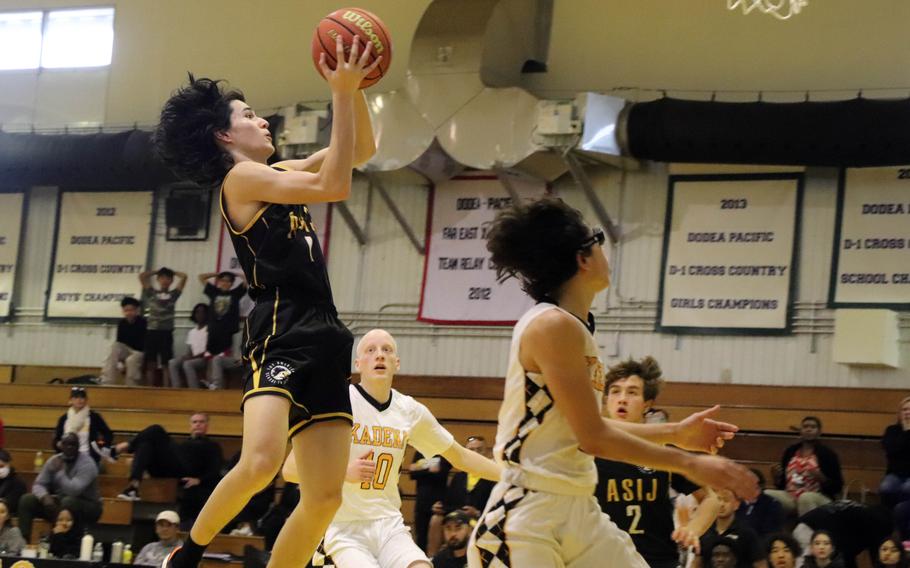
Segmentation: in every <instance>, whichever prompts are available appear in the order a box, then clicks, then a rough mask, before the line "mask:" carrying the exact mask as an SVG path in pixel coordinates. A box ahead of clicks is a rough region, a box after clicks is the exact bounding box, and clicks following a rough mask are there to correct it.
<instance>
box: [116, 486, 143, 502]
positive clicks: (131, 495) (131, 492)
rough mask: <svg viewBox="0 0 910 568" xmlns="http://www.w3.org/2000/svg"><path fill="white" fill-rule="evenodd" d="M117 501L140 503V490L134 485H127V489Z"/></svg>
mask: <svg viewBox="0 0 910 568" xmlns="http://www.w3.org/2000/svg"><path fill="white" fill-rule="evenodd" d="M117 499H122V500H123V501H139V500H140V499H141V498H140V497H139V489H137V488H135V487H133V486H132V485H127V486H126V489H124V490H123V491H121V492H120V495H117Z"/></svg>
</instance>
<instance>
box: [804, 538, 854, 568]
mask: <svg viewBox="0 0 910 568" xmlns="http://www.w3.org/2000/svg"><path fill="white" fill-rule="evenodd" d="M803 567H804V568H844V562H843V560H841V558H840V557H839V556H838V555H837V548H835V546H834V539H833V538H832V537H831V533H829V532H828V531H826V530H817V531H815V532H814V533H813V534H812V540H810V541H809V554H807V555H806V556H805V557H804V558H803Z"/></svg>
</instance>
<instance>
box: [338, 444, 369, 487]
mask: <svg viewBox="0 0 910 568" xmlns="http://www.w3.org/2000/svg"><path fill="white" fill-rule="evenodd" d="M372 453H373V451H372V450H369V451H367V452H366V453H364V454H363V455H362V456H360V457H359V458H357V459H356V460H354V461H352V462H351V463H349V464H348V471H347V475H346V476H345V480H346V481H349V482H351V483H364V482H370V481H372V480H373V474H374V473H376V463H375V462H374V461H373V460H371V459H368V457H367V456H369V455H370V454H372Z"/></svg>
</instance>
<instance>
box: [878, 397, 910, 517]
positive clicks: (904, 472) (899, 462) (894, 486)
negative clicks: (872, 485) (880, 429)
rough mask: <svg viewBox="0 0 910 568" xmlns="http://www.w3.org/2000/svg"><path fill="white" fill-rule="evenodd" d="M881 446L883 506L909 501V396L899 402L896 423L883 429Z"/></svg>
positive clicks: (880, 494) (880, 493)
mask: <svg viewBox="0 0 910 568" xmlns="http://www.w3.org/2000/svg"><path fill="white" fill-rule="evenodd" d="M882 446H883V447H884V450H885V458H886V459H887V462H888V466H887V469H886V470H885V478H884V479H882V484H881V486H880V487H879V489H878V494H879V497H881V501H882V504H883V505H887V506H888V507H894V506H896V505H898V504H899V503H902V502H903V501H907V500H910V396H908V397H906V398H904V400H902V401H901V404H900V408H899V410H898V415H897V423H896V424H892V425H890V426H888V427H887V428H885V433H884V434H883V435H882Z"/></svg>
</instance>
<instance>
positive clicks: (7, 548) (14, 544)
mask: <svg viewBox="0 0 910 568" xmlns="http://www.w3.org/2000/svg"><path fill="white" fill-rule="evenodd" d="M12 516H13V515H12V512H11V511H10V507H9V503H7V502H6V501H5V500H3V499H0V556H2V555H4V554H9V555H11V556H17V555H18V554H19V552H20V551H21V550H22V549H23V548H24V547H25V538H23V537H22V532H20V531H19V528H18V527H14V526H13V524H12Z"/></svg>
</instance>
